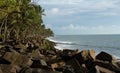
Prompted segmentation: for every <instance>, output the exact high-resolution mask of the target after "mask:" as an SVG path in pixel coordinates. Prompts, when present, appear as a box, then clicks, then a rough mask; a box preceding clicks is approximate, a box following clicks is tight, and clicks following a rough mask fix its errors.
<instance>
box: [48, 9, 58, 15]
mask: <svg viewBox="0 0 120 73" xmlns="http://www.w3.org/2000/svg"><path fill="white" fill-rule="evenodd" d="M59 11H60V10H59V8H52V9H51V10H50V12H51V13H52V14H57V13H59Z"/></svg>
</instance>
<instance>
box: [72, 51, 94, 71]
mask: <svg viewBox="0 0 120 73" xmlns="http://www.w3.org/2000/svg"><path fill="white" fill-rule="evenodd" d="M73 57H74V58H76V60H78V62H79V64H80V65H82V64H85V67H86V68H87V69H88V70H90V69H91V68H92V67H93V66H94V57H95V51H93V50H83V51H81V52H80V53H78V54H76V55H74V56H73Z"/></svg>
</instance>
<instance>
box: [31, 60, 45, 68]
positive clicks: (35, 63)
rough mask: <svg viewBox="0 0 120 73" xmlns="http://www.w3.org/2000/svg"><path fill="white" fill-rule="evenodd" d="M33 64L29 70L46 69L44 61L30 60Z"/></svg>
mask: <svg viewBox="0 0 120 73" xmlns="http://www.w3.org/2000/svg"><path fill="white" fill-rule="evenodd" d="M32 61H33V63H32V65H31V68H42V67H47V63H46V62H45V61H44V60H37V59H36V60H32Z"/></svg>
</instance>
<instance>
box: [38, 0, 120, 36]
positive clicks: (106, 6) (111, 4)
mask: <svg viewBox="0 0 120 73" xmlns="http://www.w3.org/2000/svg"><path fill="white" fill-rule="evenodd" d="M38 3H39V4H40V5H41V6H42V7H43V8H44V9H45V14H46V16H43V20H44V23H45V25H46V27H49V28H51V29H52V30H53V32H54V33H55V34H63V35H64V34H67V35H68V34H69V35H71V34H120V0H39V2H38Z"/></svg>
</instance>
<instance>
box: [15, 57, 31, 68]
mask: <svg viewBox="0 0 120 73" xmlns="http://www.w3.org/2000/svg"><path fill="white" fill-rule="evenodd" d="M32 63H33V61H32V60H31V58H30V57H28V56H26V55H20V56H19V57H18V58H17V60H16V61H15V64H16V65H19V66H22V67H29V66H31V65H32Z"/></svg>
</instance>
